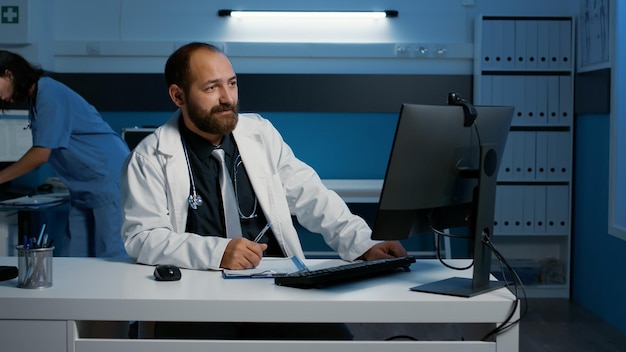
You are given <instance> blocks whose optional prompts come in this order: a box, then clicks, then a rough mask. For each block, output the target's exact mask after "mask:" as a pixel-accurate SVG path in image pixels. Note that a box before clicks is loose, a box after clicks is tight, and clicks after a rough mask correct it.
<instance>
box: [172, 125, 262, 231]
mask: <svg viewBox="0 0 626 352" xmlns="http://www.w3.org/2000/svg"><path fill="white" fill-rule="evenodd" d="M180 140H181V143H182V144H183V152H184V153H185V161H186V162H187V172H188V173H189V182H190V184H191V193H189V197H187V201H188V202H189V206H190V207H191V209H194V210H196V209H198V207H200V206H202V204H204V201H203V200H202V197H201V196H200V195H199V194H198V192H197V191H196V183H195V181H194V179H193V171H192V170H191V163H190V162H189V154H187V145H186V144H185V141H184V140H183V139H182V137H181V139H180ZM241 163H242V161H241V156H237V158H236V159H235V175H234V178H235V187H234V189H235V198H236V199H237V210H238V211H239V217H240V218H241V219H242V220H249V219H254V218H256V217H257V213H256V211H257V206H258V200H257V198H256V197H254V207H253V209H252V213H250V215H245V214H244V213H243V212H242V211H241V208H240V207H239V193H238V191H237V168H238V167H239V164H241Z"/></svg>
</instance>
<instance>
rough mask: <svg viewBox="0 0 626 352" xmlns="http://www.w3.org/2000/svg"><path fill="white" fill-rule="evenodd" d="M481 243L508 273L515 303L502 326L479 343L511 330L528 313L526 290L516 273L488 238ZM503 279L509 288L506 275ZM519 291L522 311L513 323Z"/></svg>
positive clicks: (518, 300) (518, 302) (518, 301)
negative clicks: (511, 280)
mask: <svg viewBox="0 0 626 352" xmlns="http://www.w3.org/2000/svg"><path fill="white" fill-rule="evenodd" d="M483 243H484V244H485V245H486V246H487V247H488V248H489V249H490V250H491V252H492V253H493V254H494V255H495V256H496V258H497V259H498V261H499V262H500V264H501V265H502V264H504V265H505V266H506V268H507V269H508V271H509V272H510V274H511V277H512V279H513V286H514V290H515V292H513V294H514V296H515V303H514V304H513V307H512V309H511V312H510V313H509V315H508V316H507V318H506V319H505V320H504V321H503V322H502V324H500V325H499V326H497V327H496V328H495V329H493V330H491V331H490V332H489V333H487V334H486V335H485V336H484V337H483V338H482V339H481V341H486V340H487V339H488V338H490V337H491V336H494V335H498V334H500V333H502V332H504V331H506V330H508V329H510V328H512V327H513V326H515V325H516V324H519V322H520V321H521V320H522V318H523V317H524V316H526V314H527V312H528V300H527V296H526V289H525V288H524V284H523V283H522V280H521V279H520V278H519V276H518V275H517V272H515V270H514V269H513V268H512V267H511V266H510V265H509V263H508V262H507V261H506V259H505V258H504V256H502V254H501V253H500V252H499V251H498V250H497V249H496V248H495V246H494V245H493V243H492V242H491V241H489V239H488V237H487V238H486V239H485V240H483ZM503 274H504V271H503ZM503 279H504V280H505V282H506V285H507V287H508V286H509V282H508V280H506V275H503ZM520 289H521V291H522V293H523V295H522V297H521V299H522V300H523V304H522V307H523V310H522V312H521V313H520V316H519V318H518V319H516V320H515V321H511V319H513V315H514V314H515V311H516V310H517V307H518V305H519V304H520V303H522V302H520V294H519V291H520Z"/></svg>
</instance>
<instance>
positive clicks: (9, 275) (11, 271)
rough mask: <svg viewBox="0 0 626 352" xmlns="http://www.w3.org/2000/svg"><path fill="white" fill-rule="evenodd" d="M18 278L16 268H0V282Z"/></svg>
mask: <svg viewBox="0 0 626 352" xmlns="http://www.w3.org/2000/svg"><path fill="white" fill-rule="evenodd" d="M16 277H17V267H16V266H5V265H2V266H0V281H6V280H11V279H15V278H16Z"/></svg>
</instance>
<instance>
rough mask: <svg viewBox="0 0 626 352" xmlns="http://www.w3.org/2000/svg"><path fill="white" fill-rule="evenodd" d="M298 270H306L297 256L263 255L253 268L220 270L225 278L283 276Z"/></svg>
mask: <svg viewBox="0 0 626 352" xmlns="http://www.w3.org/2000/svg"><path fill="white" fill-rule="evenodd" d="M300 270H308V268H307V267H306V265H304V263H303V262H302V261H301V260H300V259H298V258H297V257H290V258H278V257H264V258H263V259H261V263H259V265H258V266H257V267H255V268H252V269H244V270H229V269H224V270H223V271H222V277H224V278H225V279H234V278H272V277H277V276H283V275H286V274H291V273H295V272H296V271H300Z"/></svg>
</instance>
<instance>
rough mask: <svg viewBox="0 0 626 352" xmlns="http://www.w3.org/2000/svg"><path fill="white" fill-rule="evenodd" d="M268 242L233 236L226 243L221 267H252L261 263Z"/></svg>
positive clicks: (232, 268) (241, 268)
mask: <svg viewBox="0 0 626 352" xmlns="http://www.w3.org/2000/svg"><path fill="white" fill-rule="evenodd" d="M266 249H267V244H265V243H256V242H252V241H250V240H248V239H247V238H233V239H232V240H230V241H229V242H228V245H226V250H224V255H223V256H222V261H221V263H220V267H221V268H223V269H230V270H243V269H251V268H254V267H256V266H257V265H259V263H260V262H261V258H263V251H265V250H266Z"/></svg>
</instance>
